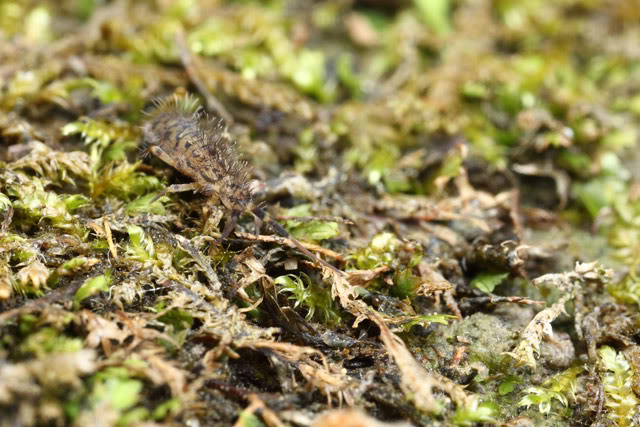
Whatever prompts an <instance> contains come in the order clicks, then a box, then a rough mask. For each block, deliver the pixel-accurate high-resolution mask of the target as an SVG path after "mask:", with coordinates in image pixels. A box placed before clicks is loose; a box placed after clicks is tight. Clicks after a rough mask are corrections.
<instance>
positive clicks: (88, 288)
mask: <svg viewBox="0 0 640 427" xmlns="http://www.w3.org/2000/svg"><path fill="white" fill-rule="evenodd" d="M110 283H111V275H110V274H109V273H106V274H102V275H100V276H96V277H93V278H91V279H88V280H87V281H86V282H84V284H83V285H82V286H80V289H78V290H77V291H76V294H75V296H74V297H73V302H74V303H75V304H79V303H81V302H82V301H84V300H85V299H87V298H89V297H90V296H91V295H93V294H95V293H97V292H107V291H108V290H109V284H110Z"/></svg>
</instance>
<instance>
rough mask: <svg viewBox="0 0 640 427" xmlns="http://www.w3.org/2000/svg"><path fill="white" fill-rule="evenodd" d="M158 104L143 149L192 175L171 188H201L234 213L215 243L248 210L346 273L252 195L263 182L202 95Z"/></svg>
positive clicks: (283, 234) (302, 249) (316, 258)
mask: <svg viewBox="0 0 640 427" xmlns="http://www.w3.org/2000/svg"><path fill="white" fill-rule="evenodd" d="M154 106H155V108H154V109H153V111H152V112H151V114H150V118H149V120H147V122H146V123H145V124H144V125H143V126H142V132H143V138H144V146H145V153H151V154H153V155H155V156H156V157H158V158H160V159H161V160H162V161H164V162H165V163H167V164H168V165H170V166H173V167H174V168H175V169H177V170H178V171H180V172H182V173H183V174H184V175H187V176H189V177H190V178H191V179H193V182H191V183H189V184H173V185H171V186H169V187H167V188H166V189H165V190H164V191H163V192H162V193H160V194H159V195H158V196H156V199H157V198H159V197H160V196H162V195H163V194H166V193H167V192H181V191H197V192H200V193H202V194H204V195H206V196H208V197H210V198H215V199H217V200H219V201H220V202H221V203H222V205H223V206H224V207H225V208H226V209H227V210H228V211H229V213H230V219H229V221H227V223H226V225H225V227H224V230H223V231H222V233H221V235H220V237H219V238H218V239H217V240H216V243H220V242H221V241H222V240H223V239H225V238H227V237H228V236H229V234H231V232H232V231H233V229H234V227H235V225H236V223H237V221H238V217H239V216H240V215H241V214H242V213H244V212H250V213H252V214H253V215H254V217H255V218H256V220H257V221H258V222H263V221H264V222H265V223H266V224H268V225H269V226H270V227H271V228H272V229H273V230H274V231H275V232H276V233H277V234H279V235H280V236H282V237H285V238H287V239H289V240H291V241H292V242H293V243H294V245H295V246H296V248H298V249H299V250H300V251H301V252H303V253H304V254H305V255H306V256H308V257H309V258H311V259H312V260H313V261H314V262H317V263H320V264H322V265H323V266H325V267H329V268H331V269H332V270H334V271H338V272H340V273H342V272H341V271H340V270H337V269H336V268H335V267H334V266H332V265H331V264H329V263H327V262H325V261H324V260H322V259H320V258H318V257H317V256H315V255H314V254H313V253H311V252H310V251H309V250H308V249H306V248H305V247H304V246H302V244H301V243H300V242H298V241H297V240H296V239H294V238H292V237H291V235H290V234H289V233H288V232H287V231H286V230H285V229H284V228H283V227H282V226H281V225H280V224H278V222H276V221H275V220H274V219H272V218H271V217H270V216H269V215H268V214H267V213H266V212H265V211H264V210H262V209H261V208H260V207H258V206H256V205H255V203H254V201H253V190H254V188H256V187H257V186H258V185H259V182H258V181H257V180H251V179H250V177H251V171H250V169H249V166H248V164H247V163H246V162H245V161H242V160H240V158H239V156H238V154H237V152H236V148H235V143H234V142H233V141H232V140H231V139H230V138H229V136H228V134H227V133H226V132H225V129H224V126H223V124H222V123H221V121H220V120H214V119H211V118H209V117H208V116H207V115H206V114H205V113H204V111H203V110H202V108H201V107H200V106H199V103H198V101H197V100H196V99H195V98H193V97H191V96H190V95H186V96H184V97H178V96H176V95H174V96H172V97H169V98H167V99H165V100H156V101H154Z"/></svg>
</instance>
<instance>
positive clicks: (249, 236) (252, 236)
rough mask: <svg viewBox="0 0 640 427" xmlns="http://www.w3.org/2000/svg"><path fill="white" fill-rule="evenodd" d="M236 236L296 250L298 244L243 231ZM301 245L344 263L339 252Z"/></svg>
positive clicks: (283, 238)
mask: <svg viewBox="0 0 640 427" xmlns="http://www.w3.org/2000/svg"><path fill="white" fill-rule="evenodd" d="M236 235H237V236H238V237H241V238H243V239H245V240H252V241H257V242H265V243H278V244H280V245H286V246H289V247H290V248H296V247H297V246H296V244H295V243H294V242H293V240H292V239H287V238H286V237H280V236H263V235H260V236H256V235H255V234H251V233H243V232H241V231H236ZM300 244H301V245H302V246H303V247H305V248H306V249H308V250H310V251H311V252H317V253H319V254H322V255H326V256H328V257H330V258H333V259H335V260H336V261H340V262H344V258H343V257H342V255H340V254H339V253H337V252H334V251H332V250H331V249H327V248H323V247H322V246H318V245H314V244H313V243H304V242H300Z"/></svg>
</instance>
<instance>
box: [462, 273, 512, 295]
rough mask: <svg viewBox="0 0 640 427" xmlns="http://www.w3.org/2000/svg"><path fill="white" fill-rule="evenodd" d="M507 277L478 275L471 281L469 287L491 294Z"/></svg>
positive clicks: (488, 274) (503, 275) (498, 274)
mask: <svg viewBox="0 0 640 427" xmlns="http://www.w3.org/2000/svg"><path fill="white" fill-rule="evenodd" d="M508 275H509V273H480V274H478V275H477V276H476V277H475V278H474V279H473V280H472V281H471V286H473V287H474V288H478V289H480V290H481V291H482V292H486V293H491V292H493V290H494V289H495V288H496V286H498V285H499V284H500V283H502V281H503V280H504V279H506V278H507V276H508Z"/></svg>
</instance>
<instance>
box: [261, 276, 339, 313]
mask: <svg viewBox="0 0 640 427" xmlns="http://www.w3.org/2000/svg"><path fill="white" fill-rule="evenodd" d="M274 283H275V284H276V285H279V289H278V293H284V294H290V295H289V296H288V299H289V300H291V301H294V303H293V308H297V307H299V306H302V307H304V308H305V309H306V311H307V313H306V315H305V319H306V320H308V321H310V320H312V319H314V318H315V319H318V320H320V321H321V322H322V323H327V324H331V325H336V324H339V323H340V322H341V317H340V312H339V310H338V307H337V306H336V304H335V302H334V301H333V300H332V298H331V290H330V289H328V288H325V287H324V286H323V285H322V284H316V283H314V282H312V281H311V278H310V277H309V276H307V275H306V274H304V273H301V274H300V276H299V277H298V276H295V275H293V274H289V275H286V276H280V277H276V279H275V280H274Z"/></svg>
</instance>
